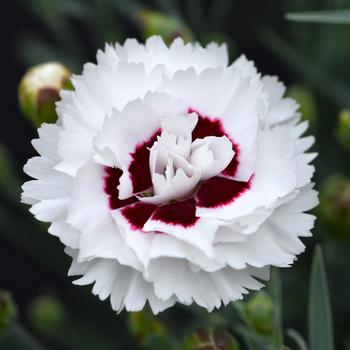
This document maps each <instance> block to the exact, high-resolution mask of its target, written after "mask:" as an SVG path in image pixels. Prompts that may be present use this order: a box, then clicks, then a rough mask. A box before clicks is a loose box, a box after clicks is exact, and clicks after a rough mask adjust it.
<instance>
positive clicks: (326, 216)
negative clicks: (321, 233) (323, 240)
mask: <svg viewBox="0 0 350 350" xmlns="http://www.w3.org/2000/svg"><path fill="white" fill-rule="evenodd" d="M320 193H321V194H320V199H321V200H320V207H319V211H320V214H321V217H322V219H323V220H324V221H325V224H326V225H327V226H328V228H329V229H328V230H327V231H328V232H329V236H330V237H332V238H335V237H338V238H341V237H343V238H344V237H347V238H350V180H349V179H347V178H345V177H343V176H338V175H335V176H332V177H330V178H329V179H327V181H326V182H325V183H324V184H323V185H322V187H321V191H320Z"/></svg>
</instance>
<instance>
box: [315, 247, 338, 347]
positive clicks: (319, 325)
mask: <svg viewBox="0 0 350 350" xmlns="http://www.w3.org/2000/svg"><path fill="white" fill-rule="evenodd" d="M309 343H310V344H309V345H310V350H334V344H333V326H332V315H331V306H330V300H329V292H328V283H327V276H326V270H325V265H324V260H323V254H322V250H321V247H320V246H317V247H316V250H315V253H314V257H313V262H312V270H311V281H310V294H309Z"/></svg>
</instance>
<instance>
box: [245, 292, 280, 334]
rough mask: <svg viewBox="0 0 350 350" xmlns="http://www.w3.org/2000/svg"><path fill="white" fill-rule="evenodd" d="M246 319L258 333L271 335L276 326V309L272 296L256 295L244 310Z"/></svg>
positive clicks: (265, 294) (261, 293) (262, 293)
mask: <svg viewBox="0 0 350 350" xmlns="http://www.w3.org/2000/svg"><path fill="white" fill-rule="evenodd" d="M244 313H245V316H246V319H247V321H248V323H249V324H250V326H251V327H253V328H254V329H255V330H256V331H257V332H258V333H260V334H263V335H270V334H272V333H273V330H274V324H275V308H274V305H273V302H272V300H271V298H270V296H269V295H268V294H267V293H265V292H260V293H257V294H255V295H254V296H253V297H252V298H251V299H250V300H249V301H248V302H247V303H246V304H245V308H244Z"/></svg>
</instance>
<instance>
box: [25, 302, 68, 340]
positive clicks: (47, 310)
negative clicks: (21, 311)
mask: <svg viewBox="0 0 350 350" xmlns="http://www.w3.org/2000/svg"><path fill="white" fill-rule="evenodd" d="M29 318H30V321H31V323H32V326H33V327H34V329H35V330H36V331H37V332H38V333H41V334H44V335H46V336H49V335H52V334H54V333H55V332H57V331H59V330H60V329H61V328H62V327H63V326H64V324H65V321H66V312H65V309H64V306H63V305H62V304H61V302H60V301H59V300H58V299H57V298H55V297H53V296H49V295H47V296H41V297H39V298H37V299H36V300H34V302H33V303H32V304H31V305H30V308H29Z"/></svg>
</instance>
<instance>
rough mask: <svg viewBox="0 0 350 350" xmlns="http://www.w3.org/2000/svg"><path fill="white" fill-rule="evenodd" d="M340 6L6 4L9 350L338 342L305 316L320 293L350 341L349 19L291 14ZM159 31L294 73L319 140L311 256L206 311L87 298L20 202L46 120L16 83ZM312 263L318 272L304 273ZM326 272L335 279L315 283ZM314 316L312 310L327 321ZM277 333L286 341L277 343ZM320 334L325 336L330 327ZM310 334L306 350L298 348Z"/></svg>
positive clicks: (273, 2) (0, 294)
mask: <svg viewBox="0 0 350 350" xmlns="http://www.w3.org/2000/svg"><path fill="white" fill-rule="evenodd" d="M340 9H350V1H348V0H298V1H290V0H260V1H254V0H212V1H209V0H144V1H141V0H128V1H125V0H30V1H28V0H12V1H11V2H10V1H8V2H5V3H4V4H3V7H2V11H1V16H2V18H1V25H2V30H1V34H2V55H1V56H2V83H1V85H2V89H1V113H2V116H1V121H2V125H1V128H0V289H1V291H0V349H1V350H12V349H57V350H59V349H67V350H68V349H103V350H104V349H106V350H109V349H145V348H147V349H182V348H184V349H203V350H208V349H209V350H210V349H213V350H215V349H222V350H224V349H253V350H254V349H257V350H260V349H287V347H283V346H282V345H281V344H282V343H284V344H285V346H288V348H289V349H291V350H294V349H301V350H305V349H311V350H316V349H317V350H320V349H321V350H322V349H325V350H328V349H331V348H329V347H319V348H316V347H315V345H312V341H311V340H310V337H312V336H314V337H315V335H312V333H313V332H312V330H310V327H311V328H312V327H313V324H312V321H310V317H311V316H310V312H312V311H315V310H316V311H317V310H319V307H318V304H317V303H316V304H315V302H314V304H312V305H313V306H310V303H311V302H312V300H316V301H317V300H321V301H320V304H319V305H321V307H320V308H321V309H322V305H323V307H324V313H323V314H325V315H326V316H327V315H328V321H326V323H327V322H328V323H329V322H331V323H332V324H333V329H334V339H335V346H334V348H335V349H337V350H338V349H345V350H349V349H350V322H349V316H350V302H349V295H350V278H349V277H350V274H349V265H350V258H349V252H350V172H349V170H350V161H349V160H350V153H349V152H350V64H349V62H350V24H349V23H350V20H349V18H350V17H349V16H347V17H342V16H340V17H339V16H338V17H337V16H336V17H335V18H336V19H335V20H334V17H333V20H332V17H325V18H326V19H323V20H322V19H319V20H317V18H316V20H315V18H314V17H311V19H310V18H309V19H308V18H301V19H300V18H296V19H299V20H297V21H296V20H294V21H291V20H287V19H286V14H287V13H291V12H293V13H294V12H303V11H326V10H327V11H330V10H340ZM289 18H290V19H293V17H292V16H290V17H289ZM327 18H328V19H327ZM339 18H342V19H341V20H339ZM294 19H295V18H294ZM325 22H332V23H325ZM347 23H348V24H347ZM153 34H160V35H162V36H163V38H164V39H165V40H166V41H167V42H171V41H172V39H173V38H175V37H177V36H182V37H183V38H184V39H185V40H186V41H193V40H196V41H199V42H201V43H202V44H206V43H208V42H210V41H217V42H226V43H227V44H228V47H229V51H230V58H231V61H232V60H233V59H235V58H236V57H238V56H239V55H240V54H241V53H244V54H246V56H247V57H248V58H249V59H252V60H254V61H255V63H256V65H257V67H258V69H259V71H260V72H262V73H263V74H270V75H278V76H279V77H280V79H281V80H282V81H284V82H285V83H286V85H287V86H288V91H287V94H288V95H289V96H291V97H293V98H295V99H296V100H297V101H298V102H299V103H300V105H301V111H302V113H303V118H304V119H307V120H309V122H310V130H309V132H310V133H312V134H314V135H315V136H316V140H317V141H316V145H315V146H314V150H315V151H317V152H318V153H319V156H318V158H317V159H316V161H315V164H316V169H317V170H316V175H315V182H316V187H317V189H319V190H320V199H321V204H320V206H319V207H318V208H317V209H316V210H315V213H316V215H317V216H318V220H317V225H316V229H315V230H314V237H313V238H309V239H305V240H304V242H305V244H306V247H307V249H306V252H305V253H304V254H303V255H302V256H301V257H299V259H298V261H297V262H296V263H295V265H294V267H293V268H291V269H285V270H280V271H279V273H278V272H276V273H274V274H273V281H272V283H271V284H270V286H269V288H268V289H267V291H266V292H263V293H258V294H253V295H251V296H250V297H249V298H247V299H246V300H245V301H244V302H242V303H237V304H236V305H228V306H227V307H225V308H222V309H220V310H219V311H215V312H214V313H212V314H208V313H207V312H205V311H203V310H201V309H199V308H196V307H187V308H184V307H180V306H176V307H174V308H172V309H170V310H168V311H165V312H163V313H162V314H161V315H160V316H157V317H152V316H151V315H150V314H149V312H147V310H146V311H145V312H142V313H136V314H127V313H125V312H123V313H122V314H120V315H116V314H115V313H114V312H113V311H112V309H111V307H110V305H109V303H108V302H104V303H102V302H100V301H99V300H98V299H97V298H95V297H94V296H92V294H91V288H90V287H75V286H73V285H72V284H71V280H70V278H68V277H67V276H66V272H67V270H68V266H69V262H70V261H69V260H70V259H69V258H68V257H67V256H66V255H65V254H64V253H63V247H62V244H61V243H60V242H59V241H58V240H57V239H56V238H54V237H52V236H49V235H48V234H47V232H46V229H47V227H46V225H44V224H42V223H39V222H36V221H34V219H33V218H32V216H31V215H30V213H28V210H27V209H28V208H26V207H25V206H24V205H22V204H20V203H19V198H20V192H21V191H20V186H21V184H22V183H23V182H24V181H25V180H26V177H25V175H24V174H23V172H22V167H23V165H24V164H25V162H26V161H27V159H28V158H30V157H32V156H34V155H35V151H34V149H33V148H32V147H31V144H30V141H31V140H32V139H33V138H35V137H36V136H37V132H36V128H35V125H38V123H40V121H38V120H37V119H35V118H34V119H33V118H30V117H25V116H24V114H23V113H21V111H20V108H19V103H18V93H17V89H18V85H19V83H20V80H21V78H22V77H23V75H24V74H25V72H26V71H27V69H28V68H30V67H32V66H35V65H37V64H40V63H45V62H50V61H55V62H60V63H62V64H63V65H65V66H66V67H67V68H68V69H69V70H70V71H71V72H74V73H77V74H79V73H80V72H81V69H82V65H83V64H84V63H85V62H88V61H92V62H94V61H95V55H96V51H97V49H98V48H103V47H104V43H105V42H111V43H113V42H115V41H120V42H123V41H124V40H125V39H126V38H128V37H135V38H137V39H139V40H144V39H145V38H147V37H148V36H150V35H153ZM4 80H5V81H4ZM317 244H319V245H320V246H321V247H322V251H323V256H324V261H325V269H324V268H323V267H324V266H323V260H322V253H321V248H319V249H318V250H317V249H316V254H315V255H314V251H315V247H316V245H317ZM317 252H318V253H317ZM313 255H314V256H315V257H314V259H313ZM312 259H313V261H314V264H313V272H314V273H315V275H313V276H314V277H315V276H316V277H315V278H314V279H311V282H310V274H311V272H310V271H311V266H312ZM317 271H318V273H319V275H317ZM325 272H327V276H328V286H329V288H328V289H327V288H326V289H322V288H317V283H318V282H317V281H321V282H322V281H323V282H324V277H325ZM317 276H318V278H319V279H317ZM313 281H314V283H313ZM315 281H316V282H315ZM321 285H322V286H323V287H325V286H326V284H325V283H323V284H322V283H321ZM279 286H281V287H279ZM315 286H316V287H315ZM316 289H318V290H319V289H322V290H323V291H324V295H323V296H324V299H322V298H321V297H322V295H321V296H320V293H319V294H318V295H317V296H315V295H313V294H312V293H315V290H316ZM270 291H272V292H271V293H270ZM276 293H277V294H278V296H277V297H276ZM321 294H322V293H321ZM328 294H329V297H330V307H331V311H330V312H329V309H328V306H329V305H328V302H327V300H328V297H327V295H328ZM318 298H319V299H318ZM310 310H311V311H310ZM327 310H328V311H327ZM320 312H321V314H317V313H316V316H314V317H315V318H316V319H319V318H320V317H321V318H322V310H321V311H320ZM320 315H321V316H320ZM330 315H331V316H332V317H333V321H331V317H330ZM328 326H329V324H328ZM199 328H201V329H202V330H201V331H197V332H196V330H197V329H199ZM290 329H293V330H292V331H291V330H290ZM315 329H316V328H315ZM294 330H296V331H294ZM276 332H277V333H278V332H279V333H280V335H279V336H277V337H276V336H275V335H276ZM329 332H331V331H329ZM316 333H317V332H316ZM281 334H283V338H284V340H281V339H279V340H278V338H279V337H280V338H281ZM318 335H319V337H320V339H322V336H323V334H322V331H320V333H319V334H318ZM208 339H210V341H209V340H208ZM274 339H277V340H276V341H275V340H274ZM303 339H306V342H309V346H308V347H304V348H303V346H306V344H304V343H303V342H304V340H303ZM310 342H311V343H310ZM220 344H221V345H220ZM222 344H223V345H222ZM210 346H211V347H210ZM225 346H226V347H225Z"/></svg>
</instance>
